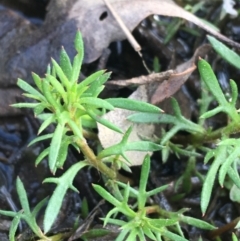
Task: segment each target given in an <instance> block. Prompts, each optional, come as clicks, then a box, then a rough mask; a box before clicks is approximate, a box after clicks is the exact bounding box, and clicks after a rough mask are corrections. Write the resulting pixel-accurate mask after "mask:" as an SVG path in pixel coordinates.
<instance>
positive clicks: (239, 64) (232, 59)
mask: <svg viewBox="0 0 240 241" xmlns="http://www.w3.org/2000/svg"><path fill="white" fill-rule="evenodd" d="M207 38H208V40H209V42H210V43H211V45H212V46H213V48H214V50H215V51H216V52H217V53H218V54H219V55H220V56H221V57H222V58H223V59H225V60H226V61H227V62H228V63H230V64H232V65H233V66H235V67H236V68H238V69H240V57H239V55H238V54H236V52H234V51H232V50H231V49H229V48H228V47H227V46H226V45H224V44H223V43H221V42H220V41H218V40H217V39H216V38H214V37H212V36H209V35H208V36H207Z"/></svg>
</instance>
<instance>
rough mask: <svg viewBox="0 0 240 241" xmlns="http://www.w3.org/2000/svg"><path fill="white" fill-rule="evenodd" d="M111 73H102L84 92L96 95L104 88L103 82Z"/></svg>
mask: <svg viewBox="0 0 240 241" xmlns="http://www.w3.org/2000/svg"><path fill="white" fill-rule="evenodd" d="M110 75H111V73H110V72H107V73H103V74H102V75H100V76H99V77H98V78H97V79H96V80H95V81H94V82H92V83H91V84H90V85H89V88H88V89H87V91H86V92H85V93H84V94H91V96H93V97H97V96H98V95H99V94H100V92H102V90H103V89H104V85H103V84H104V83H105V82H106V81H107V80H108V79H109V78H110Z"/></svg>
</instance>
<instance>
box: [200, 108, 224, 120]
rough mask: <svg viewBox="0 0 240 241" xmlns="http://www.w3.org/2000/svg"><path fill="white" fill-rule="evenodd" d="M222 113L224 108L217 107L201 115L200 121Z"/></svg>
mask: <svg viewBox="0 0 240 241" xmlns="http://www.w3.org/2000/svg"><path fill="white" fill-rule="evenodd" d="M222 111H224V108H223V107H222V106H218V107H216V108H214V109H212V110H209V111H206V112H205V113H204V114H202V115H201V116H200V118H201V119H207V118H210V117H212V116H215V115H216V114H218V113H220V112H222Z"/></svg>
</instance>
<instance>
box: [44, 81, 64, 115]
mask: <svg viewBox="0 0 240 241" xmlns="http://www.w3.org/2000/svg"><path fill="white" fill-rule="evenodd" d="M42 87H43V94H44V96H45V97H46V99H47V101H48V103H49V104H50V106H51V108H54V109H55V112H59V111H61V105H60V104H59V103H58V102H57V101H56V97H55V96H54V94H53V92H52V86H51V85H50V84H49V83H48V81H47V80H46V79H43V82H42Z"/></svg>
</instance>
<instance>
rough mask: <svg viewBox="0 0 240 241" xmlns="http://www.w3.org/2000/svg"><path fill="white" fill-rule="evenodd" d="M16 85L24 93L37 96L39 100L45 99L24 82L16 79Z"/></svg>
mask: <svg viewBox="0 0 240 241" xmlns="http://www.w3.org/2000/svg"><path fill="white" fill-rule="evenodd" d="M17 85H18V86H19V87H20V88H21V89H22V90H24V91H26V92H27V93H29V94H32V95H35V96H37V97H38V98H39V99H41V100H43V101H44V100H45V97H44V96H43V95H42V94H41V93H40V92H39V91H37V90H36V89H35V88H33V87H32V86H31V85H30V84H28V83H27V82H26V81H24V80H22V79H18V81H17Z"/></svg>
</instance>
